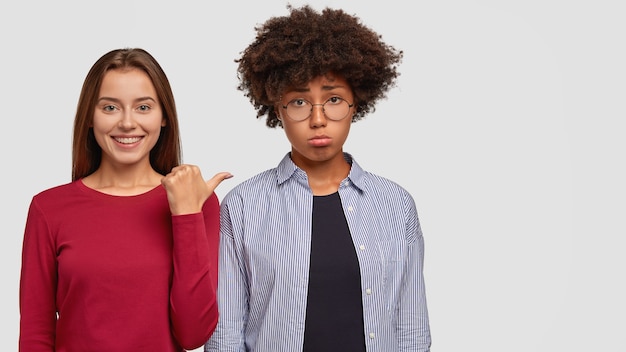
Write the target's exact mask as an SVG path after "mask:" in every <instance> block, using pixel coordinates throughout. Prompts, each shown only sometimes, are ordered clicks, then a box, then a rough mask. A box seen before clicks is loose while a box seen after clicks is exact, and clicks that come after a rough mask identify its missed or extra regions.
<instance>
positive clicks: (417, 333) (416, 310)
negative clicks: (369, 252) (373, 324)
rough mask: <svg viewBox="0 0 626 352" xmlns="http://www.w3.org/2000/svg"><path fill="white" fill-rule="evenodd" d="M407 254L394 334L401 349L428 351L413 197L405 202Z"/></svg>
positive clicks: (420, 244)
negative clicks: (395, 333) (395, 332)
mask: <svg viewBox="0 0 626 352" xmlns="http://www.w3.org/2000/svg"><path fill="white" fill-rule="evenodd" d="M405 204H406V205H407V206H406V209H405V214H406V219H407V222H406V231H407V256H406V260H405V264H404V279H403V280H402V282H403V284H402V286H401V288H400V289H401V292H400V296H399V297H400V301H399V302H398V326H397V327H396V329H397V336H398V339H399V341H398V343H399V346H400V349H399V350H400V351H420V352H428V351H430V344H431V338H430V327H429V321H428V309H427V306H426V291H425V285H424V275H423V268H424V238H423V237H422V230H421V227H420V224H419V220H418V217H417V211H416V209H415V204H414V202H413V200H412V199H411V198H410V197H409V198H408V199H407V201H406V202H405Z"/></svg>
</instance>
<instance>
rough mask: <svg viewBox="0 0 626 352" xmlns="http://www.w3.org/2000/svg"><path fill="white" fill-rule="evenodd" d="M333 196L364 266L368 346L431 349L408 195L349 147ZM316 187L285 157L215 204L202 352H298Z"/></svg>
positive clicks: (383, 351)
mask: <svg viewBox="0 0 626 352" xmlns="http://www.w3.org/2000/svg"><path fill="white" fill-rule="evenodd" d="M344 156H345V158H346V160H347V161H348V162H349V163H350V164H351V165H352V167H351V170H350V174H349V175H348V177H347V178H346V179H344V180H343V181H342V182H341V184H340V186H339V195H340V198H341V201H342V206H343V209H344V213H345V216H346V219H347V221H348V225H349V228H350V233H351V235H352V240H353V242H354V246H355V250H356V253H357V256H358V260H359V265H360V270H361V287H362V299H363V319H364V322H365V331H364V335H365V343H366V346H367V351H368V352H394V351H429V350H430V343H431V340H430V327H429V322H428V311H427V307H426V295H425V289H424V279H423V263H424V257H423V255H424V241H423V237H422V232H421V228H420V224H419V220H418V216H417V211H416V208H415V203H414V201H413V198H412V197H411V195H410V194H409V193H408V192H407V191H406V190H405V189H403V188H402V187H400V186H399V185H397V184H396V183H394V182H392V181H389V180H388V179H385V178H383V177H380V176H377V175H374V174H371V173H369V172H366V171H364V170H363V169H361V167H360V166H359V165H358V164H357V163H356V162H355V161H354V160H353V159H352V156H351V155H350V154H348V153H344ZM312 207H313V193H312V192H311V189H310V188H309V185H308V180H307V175H306V173H305V172H304V171H303V170H302V169H300V168H298V167H297V166H296V165H295V164H294V163H293V162H292V161H291V159H290V157H289V153H287V155H285V157H284V158H283V159H282V161H281V162H280V164H279V165H278V167H276V168H273V169H270V170H267V171H265V172H262V173H260V174H258V175H256V176H254V177H252V178H250V179H248V180H246V181H244V182H242V183H241V184H239V185H237V186H235V187H234V188H233V189H232V190H231V191H230V192H228V194H226V196H225V197H224V199H223V201H222V210H221V231H220V232H221V236H220V237H221V238H220V258H219V279H218V280H219V284H218V307H219V311H220V318H219V322H218V325H217V329H216V330H215V332H214V334H213V336H212V337H211V339H210V340H209V341H208V342H207V343H206V345H205V351H213V352H225V351H237V352H240V351H254V352H277V351H278V352H291V351H302V347H303V342H304V322H305V318H306V303H307V288H308V275H309V259H310V258H309V257H310V248H311V214H312Z"/></svg>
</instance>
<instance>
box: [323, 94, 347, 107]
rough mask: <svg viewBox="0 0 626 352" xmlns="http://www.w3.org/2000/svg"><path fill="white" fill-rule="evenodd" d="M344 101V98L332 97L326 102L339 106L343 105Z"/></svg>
mask: <svg viewBox="0 0 626 352" xmlns="http://www.w3.org/2000/svg"><path fill="white" fill-rule="evenodd" d="M344 101H345V100H344V99H343V98H341V97H337V96H334V97H330V98H329V99H328V100H326V103H327V104H330V105H338V104H341V103H342V102H344Z"/></svg>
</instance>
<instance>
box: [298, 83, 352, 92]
mask: <svg viewBox="0 0 626 352" xmlns="http://www.w3.org/2000/svg"><path fill="white" fill-rule="evenodd" d="M337 88H346V87H345V86H342V85H336V86H322V90H327V91H330V90H333V89H337ZM310 91H311V90H310V89H309V88H308V87H301V88H294V89H293V92H297V93H306V92H310Z"/></svg>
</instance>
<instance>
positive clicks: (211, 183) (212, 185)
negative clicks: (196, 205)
mask: <svg viewBox="0 0 626 352" xmlns="http://www.w3.org/2000/svg"><path fill="white" fill-rule="evenodd" d="M231 177H233V175H232V174H231V173H230V172H225V171H224V172H218V173H217V174H215V176H213V177H212V178H211V179H210V180H208V181H206V184H207V186H208V187H209V189H210V190H211V192H213V191H215V189H216V188H217V186H219V184H220V183H222V181H224V180H226V179H229V178H231Z"/></svg>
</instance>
